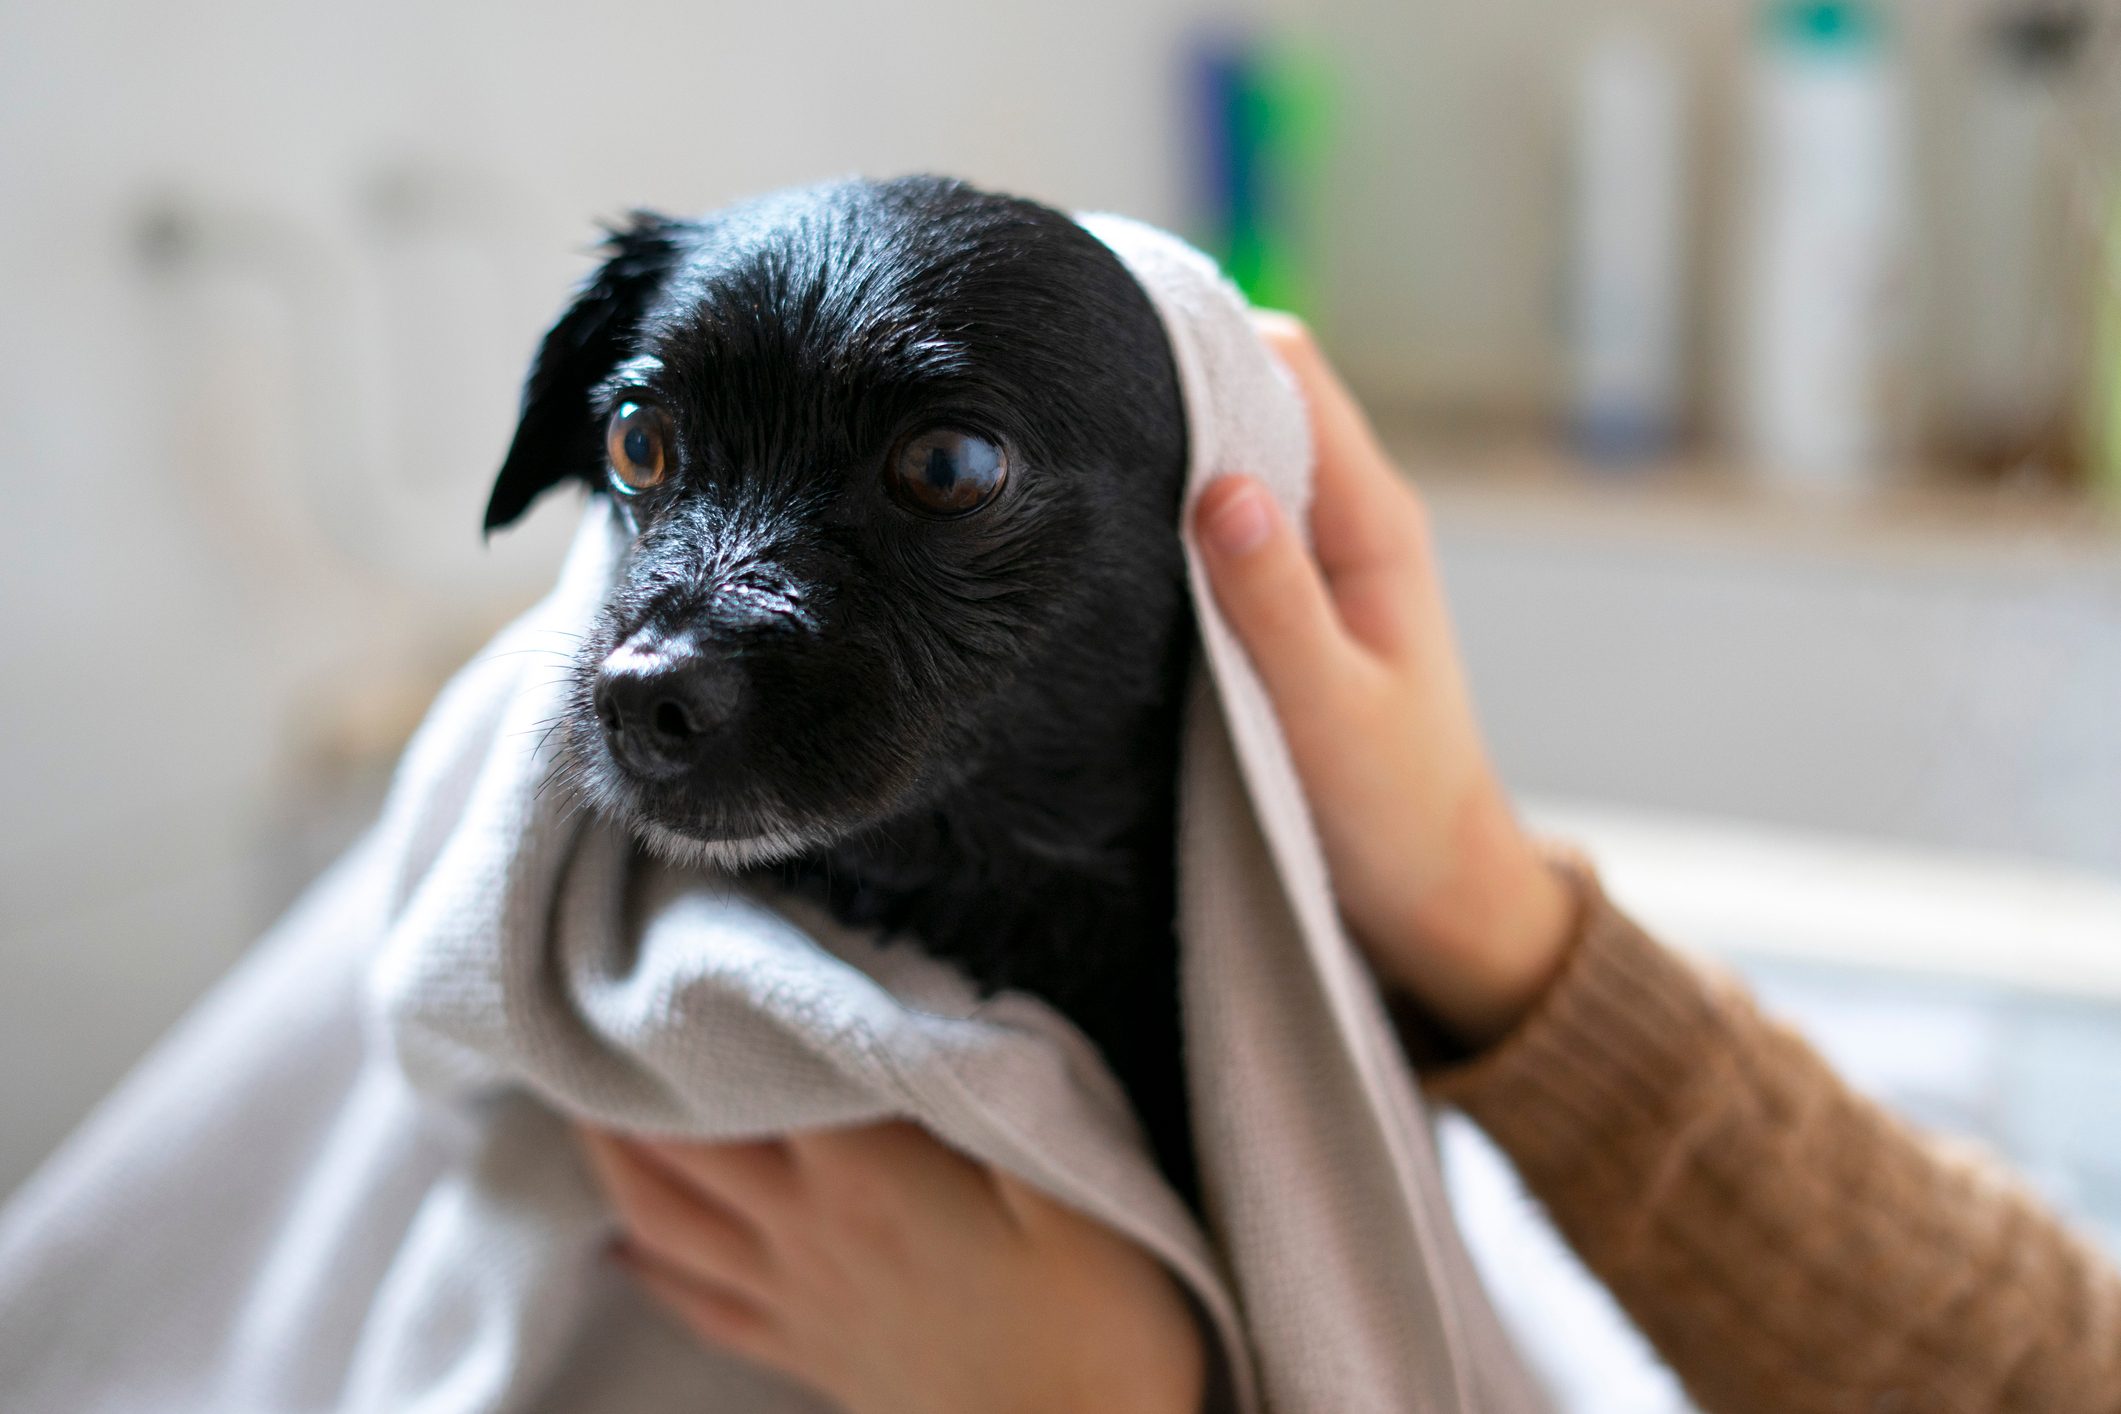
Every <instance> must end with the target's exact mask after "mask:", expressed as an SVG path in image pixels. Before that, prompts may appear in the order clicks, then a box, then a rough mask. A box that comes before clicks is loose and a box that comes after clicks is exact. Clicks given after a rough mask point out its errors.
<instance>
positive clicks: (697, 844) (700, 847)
mask: <svg viewBox="0 0 2121 1414" xmlns="http://www.w3.org/2000/svg"><path fill="white" fill-rule="evenodd" d="M629 823H630V824H631V826H632V828H633V833H634V836H635V838H637V839H639V840H640V842H641V843H642V844H643V845H645V846H646V847H647V848H648V851H649V853H651V854H653V855H655V856H656V857H657V858H659V859H662V860H664V861H665V862H667V863H670V864H674V865H677V866H678V867H679V868H681V869H705V870H709V871H712V872H716V873H724V874H734V873H739V872H742V871H743V870H746V869H756V868H759V867H760V866H762V865H768V864H778V863H780V862H782V861H783V860H787V859H794V858H795V857H797V856H798V855H801V854H804V853H807V852H808V851H810V850H813V849H816V848H818V847H819V846H820V845H826V844H830V843H831V842H832V839H833V836H832V835H831V834H830V833H829V832H824V831H810V830H802V829H797V828H791V827H782V828H777V829H771V830H768V831H766V832H765V833H762V834H756V835H747V836H742V837H739V838H731V839H702V838H700V837H699V836H697V835H690V834H687V833H685V832H684V831H682V830H675V829H672V828H671V827H670V826H668V825H660V824H657V823H656V822H655V821H653V820H644V819H639V818H636V819H634V820H632V821H630V822H629Z"/></svg>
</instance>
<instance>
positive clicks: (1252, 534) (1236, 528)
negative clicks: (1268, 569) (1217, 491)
mask: <svg viewBox="0 0 2121 1414" xmlns="http://www.w3.org/2000/svg"><path fill="white" fill-rule="evenodd" d="M1201 528H1202V529H1203V530H1204V531H1206V532H1207V536H1208V543H1209V544H1211V545H1213V546H1214V547H1215V548H1216V549H1217V550H1218V551H1220V552H1221V553H1223V554H1225V555H1249V554H1251V553H1252V552H1253V551H1254V550H1257V549H1258V548H1259V547H1260V546H1262V545H1264V544H1266V543H1267V536H1268V535H1269V534H1271V533H1272V532H1273V530H1274V510H1273V508H1272V507H1271V506H1269V505H1268V504H1267V493H1266V492H1265V491H1264V490H1262V489H1260V488H1259V487H1257V486H1240V487H1238V488H1237V489H1236V490H1234V491H1231V492H1230V493H1228V494H1227V495H1225V496H1224V497H1223V498H1222V504H1221V505H1219V506H1217V507H1215V508H1214V510H1213V511H1211V512H1210V513H1209V515H1208V520H1207V524H1206V525H1204V526H1202V527H1201Z"/></svg>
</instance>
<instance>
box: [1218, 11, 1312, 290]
mask: <svg viewBox="0 0 2121 1414" xmlns="http://www.w3.org/2000/svg"><path fill="white" fill-rule="evenodd" d="M1190 60H1191V62H1190V65H1189V67H1190V69H1191V87H1192V92H1193V97H1194V100H1195V103H1196V105H1197V111H1196V118H1195V123H1194V130H1193V133H1192V135H1191V136H1192V141H1193V152H1192V154H1191V155H1192V158H1193V165H1194V167H1195V169H1196V172H1197V175H1198V200H1199V205H1200V211H1199V214H1198V217H1197V220H1196V223H1195V224H1196V226H1197V228H1198V229H1197V231H1196V235H1197V236H1198V239H1199V241H1200V244H1201V246H1202V248H1203V249H1205V250H1207V251H1208V252H1209V253H1210V254H1212V255H1214V256H1215V257H1216V259H1217V260H1218V261H1219V262H1221V264H1222V267H1223V269H1224V270H1225V271H1226V272H1227V273H1228V274H1229V276H1230V278H1231V279H1232V280H1233V281H1235V282H1236V283H1237V286H1238V288H1240V289H1242V290H1243V291H1244V292H1245V295H1246V297H1247V298H1249V299H1250V300H1251V301H1252V302H1253V303H1254V304H1257V305H1262V306H1265V307H1267V308H1270V309H1285V310H1289V311H1291V312H1293V313H1296V314H1302V315H1306V316H1311V315H1313V314H1314V313H1315V309H1314V288H1313V282H1314V280H1315V278H1316V267H1317V263H1318V262H1317V246H1318V239H1319V233H1320V231H1321V230H1322V229H1323V226H1324V220H1323V215H1322V212H1321V210H1320V194H1319V174H1320V171H1321V169H1322V167H1323V165H1324V161H1325V153H1326V148H1327V145H1328V142H1329V138H1330V129H1331V112H1332V95H1333V92H1334V88H1335V84H1334V81H1333V75H1332V72H1331V69H1330V67H1329V65H1328V64H1327V62H1326V60H1325V58H1324V57H1323V55H1322V53H1321V52H1320V51H1318V50H1317V49H1316V48H1314V47H1312V46H1311V45H1309V44H1307V43H1305V42H1303V41H1302V40H1301V39H1300V38H1297V37H1295V36H1292V35H1286V34H1277V35H1274V36H1271V37H1269V38H1265V39H1261V38H1257V37H1253V36H1251V35H1243V34H1218V35H1214V36H1212V37H1209V38H1207V39H1204V40H1203V41H1201V42H1200V43H1199V44H1198V45H1197V46H1195V48H1194V49H1193V51H1192V53H1191V56H1190Z"/></svg>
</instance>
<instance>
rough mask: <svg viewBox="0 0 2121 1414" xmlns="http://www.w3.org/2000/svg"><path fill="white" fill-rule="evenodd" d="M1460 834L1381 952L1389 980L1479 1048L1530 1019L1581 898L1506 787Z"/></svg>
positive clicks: (1469, 814)
mask: <svg viewBox="0 0 2121 1414" xmlns="http://www.w3.org/2000/svg"><path fill="white" fill-rule="evenodd" d="M1454 835H1455V839H1454V846H1453V848H1452V849H1451V851H1450V853H1449V859H1450V862H1449V864H1448V865H1447V866H1446V868H1445V869H1444V870H1443V871H1442V872H1441V874H1440V875H1439V876H1438V877H1437V878H1436V879H1435V881H1434V883H1433V884H1431V886H1430V887H1428V888H1426V889H1424V890H1423V891H1422V894H1421V897H1420V898H1419V899H1418V900H1417V901H1416V902H1415V904H1414V906H1413V907H1412V908H1411V909H1410V910H1409V913H1408V915H1407V917H1406V918H1405V919H1404V921H1403V923H1402V924H1401V926H1399V927H1398V928H1396V929H1394V930H1393V933H1394V936H1393V937H1391V938H1390V939H1382V940H1379V941H1380V942H1381V943H1382V944H1383V946H1382V947H1380V948H1377V949H1375V951H1376V952H1377V953H1378V958H1377V961H1378V965H1379V969H1380V971H1381V972H1382V973H1383V980H1384V981H1385V982H1386V983H1387V985H1390V986H1395V987H1398V988H1400V989H1402V990H1403V991H1405V992H1407V993H1409V994H1410V995H1411V996H1412V998H1413V999H1414V1000H1415V1001H1416V1002H1418V1003H1419V1004H1420V1005H1421V1006H1422V1007H1423V1009H1424V1010H1426V1011H1427V1012H1429V1013H1430V1014H1431V1015H1432V1016H1433V1017H1434V1018H1435V1019H1436V1021H1438V1022H1439V1023H1441V1024H1442V1025H1443V1026H1444V1027H1445V1028H1446V1029H1447V1030H1449V1031H1450V1032H1451V1034H1452V1035H1453V1036H1455V1037H1456V1038H1457V1039H1458V1040H1459V1041H1461V1042H1463V1043H1465V1044H1467V1045H1469V1046H1474V1047H1480V1046H1485V1045H1487V1044H1489V1043H1491V1042H1493V1041H1496V1040H1498V1039H1500V1038H1501V1037H1502V1036H1503V1035H1505V1034H1506V1033H1508V1032H1509V1031H1510V1030H1511V1029H1512V1028H1513V1027H1514V1026H1515V1025H1516V1024H1517V1023H1518V1022H1519V1021H1520V1020H1522V1019H1523V1017H1524V1016H1525V1014H1526V1013H1527V1012H1529V1011H1530V1010H1531V1008H1532V1006H1533V1005H1534V1003H1536V1002H1537V1001H1538V1000H1539V998H1540V996H1541V995H1542V994H1544V992H1545V991H1546V989H1547V987H1548V985H1549V984H1550V983H1551V982H1552V981H1553V979H1554V976H1555V974H1556V973H1557V972H1559V971H1560V968H1561V963H1562V961H1563V959H1564V957H1565V956H1566V954H1567V951H1568V942H1569V938H1570V936H1571V934H1572V933H1573V931H1574V928H1575V921H1576V895H1575V890H1574V889H1573V888H1572V887H1571V885H1570V883H1569V881H1568V879H1567V878H1566V876H1565V875H1564V874H1563V873H1562V872H1561V870H1560V869H1558V868H1557V867H1556V866H1555V865H1554V864H1552V863H1551V862H1550V861H1549V860H1548V859H1547V858H1546V857H1545V855H1543V854H1542V853H1541V851H1540V849H1539V847H1538V846H1537V845H1536V844H1534V843H1533V841H1532V840H1531V838H1530V837H1529V836H1528V835H1526V834H1525V832H1524V830H1523V828H1522V827H1521V826H1520V825H1519V824H1518V822H1517V820H1516V817H1515V816H1514V815H1513V814H1512V812H1511V810H1510V808H1509V803H1508V801H1507V799H1506V798H1505V797H1504V796H1503V795H1502V792H1501V790H1500V789H1499V788H1496V789H1491V790H1484V791H1481V792H1478V793H1476V795H1475V796H1474V797H1473V798H1472V799H1471V800H1470V801H1469V802H1468V804H1467V806H1466V807H1465V808H1464V809H1463V810H1462V811H1461V819H1460V821H1459V823H1458V828H1457V829H1456V830H1455V831H1454Z"/></svg>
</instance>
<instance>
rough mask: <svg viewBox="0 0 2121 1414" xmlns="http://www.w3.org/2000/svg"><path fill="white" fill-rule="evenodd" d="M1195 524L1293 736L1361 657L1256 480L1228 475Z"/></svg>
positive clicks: (1215, 580)
mask: <svg viewBox="0 0 2121 1414" xmlns="http://www.w3.org/2000/svg"><path fill="white" fill-rule="evenodd" d="M1194 524H1195V526H1196V527H1197V528H1198V531H1199V542H1200V547H1201V556H1202V559H1203V561H1204V562H1205V563H1206V566H1207V570H1208V580H1209V582H1210V584H1212V585H1213V586H1214V589H1215V600H1216V602H1217V603H1218V604H1220V605H1221V606H1222V611H1223V614H1224V616H1225V617H1227V618H1228V619H1229V621H1230V627H1231V628H1232V629H1234V630H1235V631H1236V633H1237V636H1238V638H1239V639H1241V640H1242V641H1243V642H1244V645H1245V649H1246V651H1247V652H1248V653H1249V654H1250V655H1251V658H1252V665H1253V667H1255V668H1256V669H1258V671H1259V675H1260V677H1261V679H1262V680H1263V681H1264V682H1265V683H1266V685H1267V692H1268V694H1269V695H1270V696H1272V697H1273V699H1274V703H1275V706H1276V708H1277V709H1278V710H1279V712H1280V713H1281V716H1282V719H1283V720H1284V721H1285V722H1288V723H1290V724H1291V726H1292V729H1293V728H1294V727H1295V726H1296V725H1297V724H1298V721H1299V720H1300V719H1301V717H1302V716H1303V715H1304V714H1306V713H1307V712H1309V711H1311V710H1312V709H1313V708H1314V707H1315V706H1316V704H1317V702H1318V700H1319V697H1320V695H1321V690H1322V689H1325V688H1327V686H1328V685H1329V684H1330V683H1332V682H1333V681H1334V680H1335V679H1337V678H1338V677H1340V676H1341V675H1342V674H1344V673H1345V672H1346V671H1347V670H1348V668H1349V667H1350V665H1351V659H1352V656H1353V651H1354V645H1353V644H1352V643H1351V642H1350V640H1349V639H1348V636H1347V633H1346V631H1345V630H1344V629H1343V628H1342V626H1341V623H1340V616H1339V613H1338V611H1337V610H1336V609H1335V607H1334V604H1333V601H1332V599H1331V597H1330V596H1329V595H1328V593H1327V590H1326V584H1325V581H1324V579H1322V578H1321V577H1320V575H1319V572H1318V566H1317V565H1315V564H1314V563H1312V560H1311V557H1310V555H1309V554H1308V553H1306V551H1305V549H1304V546H1303V542H1302V541H1301V540H1299V539H1298V538H1297V535H1296V531H1295V528H1294V527H1293V526H1291V525H1290V524H1289V523H1288V520H1287V518H1285V517H1284V516H1283V515H1282V513H1281V511H1280V509H1279V508H1278V507H1277V506H1276V505H1275V504H1274V498H1273V497H1272V496H1270V495H1269V494H1268V493H1267V489H1266V488H1265V487H1264V486H1262V485H1260V484H1259V483H1258V482H1257V481H1255V480H1253V479H1252V478H1250V477H1246V476H1227V477H1224V478H1222V479H1221V480H1219V481H1217V482H1216V483H1215V484H1213V485H1211V486H1210V487H1208V489H1207V490H1205V491H1203V492H1202V493H1201V497H1200V504H1199V506H1198V508H1197V509H1196V511H1195V513H1194Z"/></svg>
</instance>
